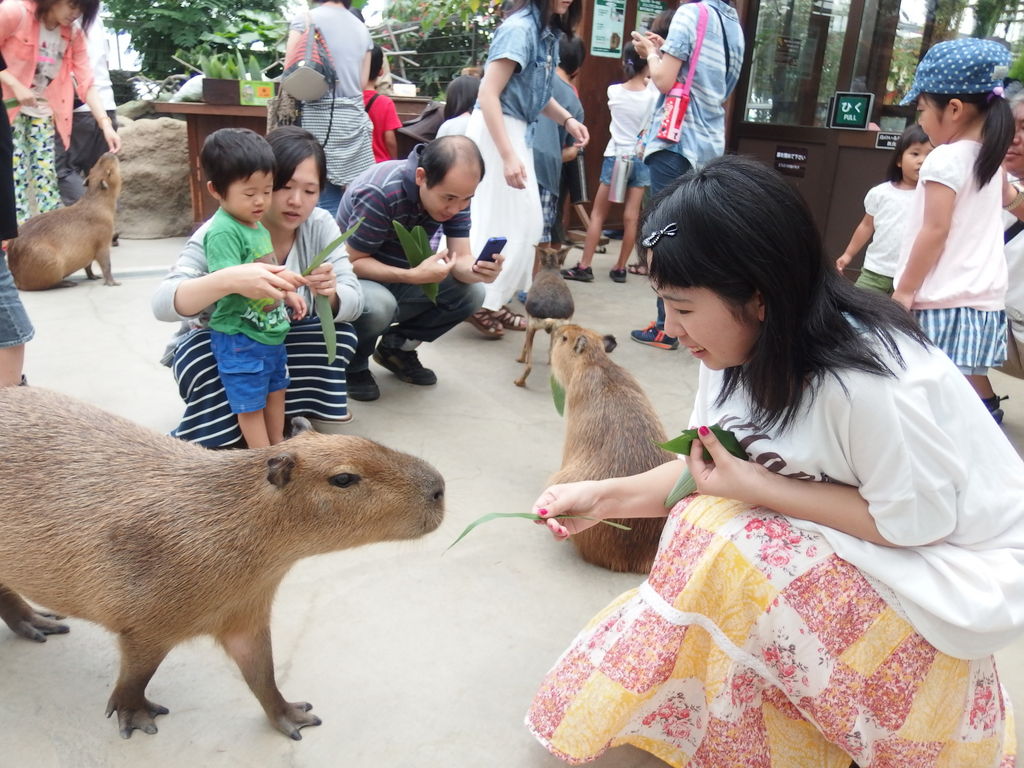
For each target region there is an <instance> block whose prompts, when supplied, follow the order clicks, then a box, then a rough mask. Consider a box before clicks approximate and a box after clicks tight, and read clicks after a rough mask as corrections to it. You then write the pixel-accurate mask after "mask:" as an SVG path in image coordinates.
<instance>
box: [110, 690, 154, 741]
mask: <svg viewBox="0 0 1024 768" xmlns="http://www.w3.org/2000/svg"><path fill="white" fill-rule="evenodd" d="M115 710H116V711H117V730H118V731H119V732H120V733H121V738H122V739H130V738H131V737H132V731H134V730H139V731H142V732H143V733H148V734H151V735H152V734H154V733H156V731H157V728H156V722H154V719H155V718H156V716H157V715H166V714H167V712H168V709H167V707H161V706H160V705H159V704H154V703H153V702H152V701H150V700H149V699H145V698H144V699H143V700H142V705H141V706H138V707H133V706H129V705H127V704H119V703H118V702H117V699H116V694H115V695H114V696H111V697H110V701H109V702H108V703H107V717H110V716H111V715H112V714H113V713H114V711H115Z"/></svg>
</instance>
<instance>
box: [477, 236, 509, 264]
mask: <svg viewBox="0 0 1024 768" xmlns="http://www.w3.org/2000/svg"><path fill="white" fill-rule="evenodd" d="M507 242H508V239H507V238H504V237H492V238H490V239H489V240H488V241H487V242H486V243H484V247H483V249H481V251H480V255H479V256H477V257H476V260H477V261H494V257H495V255H496V254H499V253H501V249H502V248H504V247H505V243H507Z"/></svg>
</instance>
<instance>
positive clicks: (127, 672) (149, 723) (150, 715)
mask: <svg viewBox="0 0 1024 768" xmlns="http://www.w3.org/2000/svg"><path fill="white" fill-rule="evenodd" d="M119 640H120V641H121V673H120V675H118V678H117V685H115V686H114V692H113V693H112V694H110V700H109V701H108V702H107V717H110V716H111V715H112V714H113V713H114V712H115V711H116V712H117V729H118V731H119V732H120V733H121V738H122V739H130V738H131V737H132V731H134V730H140V731H143V732H144V733H150V734H152V733H156V730H157V728H156V723H155V722H154V719H155V718H156V716H157V715H166V714H167V711H168V710H167V707H161V706H160V705H159V704H154V703H153V702H152V701H150V700H149V699H147V698H146V686H147V685H149V681H150V679H151V678H152V677H153V673H154V672H156V668H157V667H159V666H160V662H161V661H163V660H164V657H165V656H166V655H167V652H168V651H169V650H170V648H164V647H162V646H161V647H156V648H154V647H152V645H151V643H143V642H140V641H139V640H137V639H136V638H133V637H131V636H129V635H128V634H125V633H122V634H121V635H120V637H119Z"/></svg>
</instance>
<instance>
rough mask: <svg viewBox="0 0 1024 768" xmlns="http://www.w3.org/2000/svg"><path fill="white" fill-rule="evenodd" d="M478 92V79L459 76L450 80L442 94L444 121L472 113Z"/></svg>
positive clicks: (470, 76)
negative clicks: (465, 113)
mask: <svg viewBox="0 0 1024 768" xmlns="http://www.w3.org/2000/svg"><path fill="white" fill-rule="evenodd" d="M479 92H480V78H479V77H473V76H472V75H459V76H458V77H456V78H455V79H454V80H452V81H451V82H450V83H449V84H448V90H446V91H445V94H444V119H445V120H451V119H452V118H453V117H457V116H458V115H461V114H463V113H464V112H472V111H473V105H474V104H476V96H477V94H478V93H479Z"/></svg>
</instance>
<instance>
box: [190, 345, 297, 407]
mask: <svg viewBox="0 0 1024 768" xmlns="http://www.w3.org/2000/svg"><path fill="white" fill-rule="evenodd" d="M210 347H211V348H212V349H213V357H214V359H215V360H216V361H217V373H219V374H220V380H221V383H223V384H224V393H225V394H226V395H227V398H228V405H230V406H231V412H232V413H251V412H252V411H259V410H262V409H263V408H265V407H266V405H267V393H269V392H277V391H278V390H279V389H288V385H289V384H290V383H291V380H290V379H289V378H288V353H287V352H286V351H285V347H284V344H274V345H270V344H261V343H260V342H258V341H254V340H253V339H250V338H249V337H248V336H246V335H245V334H244V333H221V332H220V331H215V330H213V329H212V328H211V329H210Z"/></svg>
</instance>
